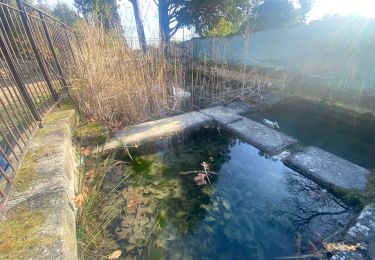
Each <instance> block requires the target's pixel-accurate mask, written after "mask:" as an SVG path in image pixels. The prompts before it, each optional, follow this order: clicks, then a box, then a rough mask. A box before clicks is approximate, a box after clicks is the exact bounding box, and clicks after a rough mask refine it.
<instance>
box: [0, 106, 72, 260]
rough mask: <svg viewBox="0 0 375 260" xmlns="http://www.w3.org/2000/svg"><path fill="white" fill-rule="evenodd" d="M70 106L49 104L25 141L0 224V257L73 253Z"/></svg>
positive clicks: (58, 256)
mask: <svg viewBox="0 0 375 260" xmlns="http://www.w3.org/2000/svg"><path fill="white" fill-rule="evenodd" d="M77 120H78V115H77V113H76V111H75V109H74V108H72V107H71V106H69V105H62V106H61V107H58V108H54V109H53V110H52V111H51V112H50V113H48V114H47V115H46V117H45V119H44V120H43V126H44V127H43V128H40V129H38V130H37V131H36V132H35V134H34V136H33V138H32V140H31V142H30V144H29V147H28V150H27V152H26V154H25V156H24V158H23V160H22V162H21V164H20V167H19V169H18V172H17V175H16V177H15V180H14V182H13V186H12V190H11V191H10V194H9V200H8V203H7V204H6V207H5V210H4V213H3V216H2V223H1V224H0V234H1V235H0V259H69V260H71V259H72V260H74V259H78V257H77V239H76V226H75V209H74V202H73V199H74V195H75V178H76V176H75V162H74V154H73V144H72V137H73V128H74V126H75V125H76V123H77Z"/></svg>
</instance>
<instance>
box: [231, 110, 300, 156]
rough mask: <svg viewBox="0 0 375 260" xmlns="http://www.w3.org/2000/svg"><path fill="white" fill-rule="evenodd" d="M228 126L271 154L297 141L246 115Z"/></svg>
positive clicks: (241, 136)
mask: <svg viewBox="0 0 375 260" xmlns="http://www.w3.org/2000/svg"><path fill="white" fill-rule="evenodd" d="M226 128H227V129H228V130H229V131H230V132H232V133H234V134H235V135H237V136H239V137H240V138H242V139H244V140H245V141H247V142H249V143H251V144H252V145H254V146H255V147H256V148H258V149H259V150H261V151H262V152H265V153H267V154H269V155H275V154H278V153H280V152H283V151H284V150H286V149H287V148H288V147H290V146H292V145H294V144H296V143H297V140H296V139H294V138H292V137H290V136H288V135H286V134H283V133H281V132H278V131H276V130H274V129H272V128H269V127H267V126H265V125H262V124H260V123H258V122H255V121H253V120H250V119H247V118H244V117H243V119H242V120H239V121H236V122H234V123H231V124H229V125H227V126H226Z"/></svg>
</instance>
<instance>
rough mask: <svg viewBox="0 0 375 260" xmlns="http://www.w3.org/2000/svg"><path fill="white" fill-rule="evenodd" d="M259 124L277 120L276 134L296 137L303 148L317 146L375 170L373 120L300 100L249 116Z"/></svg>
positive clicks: (366, 116) (374, 128)
mask: <svg viewBox="0 0 375 260" xmlns="http://www.w3.org/2000/svg"><path fill="white" fill-rule="evenodd" d="M247 117H248V118H250V119H253V120H256V121H258V122H262V120H263V119H264V118H268V119H270V120H271V121H277V122H278V123H279V125H280V129H278V131H281V132H284V133H286V134H288V135H290V136H293V137H295V138H297V139H298V140H299V141H300V142H301V143H302V144H303V145H305V146H309V145H312V146H317V147H319V148H322V149H323V150H326V151H328V152H331V153H333V154H336V155H338V156H340V157H343V158H345V159H347V160H349V161H352V162H354V163H356V164H359V165H360V166H362V167H365V168H369V169H375V135H374V132H375V118H374V117H373V116H371V115H369V114H363V115H361V116H360V115H357V114H351V113H349V112H347V111H346V112H344V111H340V110H339V109H338V108H335V107H330V106H328V105H324V104H318V103H314V102H311V101H308V100H304V99H299V100H295V101H292V102H288V103H285V104H279V105H275V106H274V107H271V108H267V109H265V110H264V111H259V112H254V113H249V114H248V115H247Z"/></svg>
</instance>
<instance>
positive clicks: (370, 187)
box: [327, 173, 375, 211]
mask: <svg viewBox="0 0 375 260" xmlns="http://www.w3.org/2000/svg"><path fill="white" fill-rule="evenodd" d="M367 180H368V184H367V187H366V190H364V191H359V190H351V189H344V188H339V187H336V186H334V185H331V186H329V187H327V190H328V191H329V192H330V193H332V194H334V195H335V196H337V197H338V198H340V199H341V200H343V201H344V202H345V203H346V204H348V205H350V206H352V207H353V208H354V209H355V210H357V211H360V210H362V209H363V208H364V207H365V206H366V205H368V204H370V203H372V202H374V198H375V173H371V174H369V175H368V176H367Z"/></svg>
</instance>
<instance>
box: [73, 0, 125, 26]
mask: <svg viewBox="0 0 375 260" xmlns="http://www.w3.org/2000/svg"><path fill="white" fill-rule="evenodd" d="M74 5H75V6H76V7H77V9H78V10H79V12H81V13H82V14H83V15H84V16H85V18H86V19H88V18H90V17H94V18H99V19H100V20H101V21H102V22H103V24H104V27H105V28H106V29H110V28H116V27H119V26H121V19H120V15H119V13H118V5H117V1H116V0H74Z"/></svg>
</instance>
